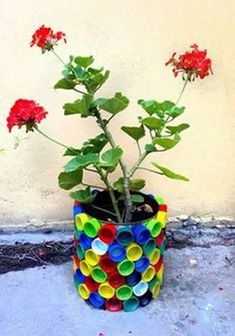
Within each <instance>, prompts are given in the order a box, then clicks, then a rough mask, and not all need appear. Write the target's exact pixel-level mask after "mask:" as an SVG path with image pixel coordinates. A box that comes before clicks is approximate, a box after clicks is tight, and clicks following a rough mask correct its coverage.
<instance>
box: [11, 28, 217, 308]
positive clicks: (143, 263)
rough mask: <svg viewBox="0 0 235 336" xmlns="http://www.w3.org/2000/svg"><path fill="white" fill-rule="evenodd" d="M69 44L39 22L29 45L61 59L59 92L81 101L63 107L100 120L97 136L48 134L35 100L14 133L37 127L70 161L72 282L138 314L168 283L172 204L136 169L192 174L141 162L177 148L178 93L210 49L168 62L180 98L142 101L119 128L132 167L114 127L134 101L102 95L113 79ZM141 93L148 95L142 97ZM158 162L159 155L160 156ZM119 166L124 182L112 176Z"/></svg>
mask: <svg viewBox="0 0 235 336" xmlns="http://www.w3.org/2000/svg"><path fill="white" fill-rule="evenodd" d="M61 40H63V41H64V42H66V39H65V34H64V33H63V32H56V33H54V32H53V30H52V29H51V28H47V27H45V26H42V27H40V28H39V29H38V30H37V31H36V32H35V33H34V35H33V37H32V42H31V46H38V47H39V48H41V50H42V53H45V52H51V53H53V54H54V55H55V56H56V57H57V58H58V59H59V61H60V62H62V64H63V71H62V78H61V79H60V80H59V81H58V82H57V83H56V84H55V86H54V88H55V89H64V90H73V91H74V92H75V94H76V98H75V99H76V100H75V101H73V102H68V103H66V104H65V105H64V106H63V109H64V114H65V115H66V116H70V117H71V116H72V117H73V118H77V117H81V118H94V119H95V120H96V122H97V135H95V136H94V137H92V138H89V139H88V140H87V141H85V142H84V143H83V144H79V147H78V148H74V147H71V146H68V145H65V144H62V143H60V142H59V141H57V140H55V139H53V138H51V137H49V136H48V135H46V134H45V133H44V132H43V131H42V130H41V129H40V128H39V124H40V122H41V121H42V120H43V119H44V118H45V117H46V115H47V112H46V110H45V109H44V108H43V107H42V106H40V105H39V104H38V103H36V102H35V101H34V100H26V99H19V100H17V101H16V102H15V104H14V106H13V107H12V108H11V111H10V114H9V116H8V118H7V126H8V129H9V131H11V130H12V128H13V127H14V126H18V127H19V128H21V127H23V126H25V127H26V132H30V131H32V132H34V131H35V132H38V133H40V134H41V135H43V136H45V137H46V138H47V139H49V140H51V141H53V142H54V143H56V144H58V145H59V146H61V147H63V149H64V156H66V157H68V162H67V163H66V165H65V166H64V171H63V172H62V173H61V174H60V175H59V177H58V181H59V186H60V187H61V188H62V189H65V190H69V189H74V191H72V192H71V193H70V196H71V198H72V199H73V200H74V255H73V261H74V266H73V273H74V282H75V285H76V288H77V289H78V292H79V294H80V295H81V297H82V298H83V299H84V300H86V301H87V302H88V303H90V304H91V305H92V306H94V307H97V308H106V309H108V310H109V311H118V310H121V309H124V310H125V311H133V310H135V309H136V308H137V307H139V306H145V305H146V304H148V303H149V302H150V301H151V299H152V298H155V297H156V296H157V295H158V293H159V290H160V287H161V285H162V278H163V270H164V266H163V258H162V255H163V252H164V250H165V246H166V239H165V226H166V214H167V206H166V204H165V202H164V200H163V199H162V198H161V197H160V196H153V195H151V194H146V193H143V192H141V190H142V189H143V188H144V187H145V180H144V179H142V178H136V177H135V174H136V172H137V171H148V172H149V173H151V174H158V175H164V176H166V177H168V178H171V179H177V180H182V181H188V178H187V177H185V176H182V175H180V174H178V173H175V172H173V171H171V170H170V169H168V168H166V167H164V166H162V165H161V164H160V163H158V162H156V161H152V162H151V167H145V166H143V162H144V160H145V159H146V157H148V156H153V157H155V154H157V153H158V152H163V151H168V150H170V149H172V148H174V147H175V146H176V145H177V144H178V143H179V141H180V140H181V133H182V132H183V131H184V130H186V129H187V128H188V127H189V125H188V124H187V123H181V124H178V123H177V118H178V117H179V116H181V115H182V114H183V113H184V111H185V107H183V106H179V102H180V98H181V96H182V94H183V92H184V90H185V88H186V86H187V84H188V83H189V82H192V81H194V80H195V79H196V78H200V79H203V78H204V77H206V76H208V75H209V74H210V73H212V70H211V60H210V59H208V58H207V54H206V51H205V50H204V51H201V50H199V48H198V46H197V45H195V44H194V45H192V46H191V47H190V48H191V49H190V50H189V51H187V52H186V53H184V54H182V55H180V56H179V57H176V54H175V53H174V54H173V55H172V57H171V58H170V60H169V61H168V62H167V63H166V65H172V66H173V72H174V75H175V76H177V75H178V74H181V75H182V79H183V88H182V90H181V92H180V95H179V97H178V99H177V101H176V102H172V101H169V100H165V101H163V102H158V101H156V100H145V99H139V100H138V105H139V111H140V112H142V115H141V116H138V117H137V122H136V125H134V126H132V125H123V126H122V127H121V131H122V132H124V133H125V134H126V135H127V136H129V137H130V140H131V141H135V142H136V145H137V148H138V153H139V155H138V158H137V159H136V162H135V163H134V165H133V166H132V167H127V165H126V163H125V160H124V157H123V149H122V148H121V147H120V146H119V144H118V142H117V141H116V140H115V139H114V137H113V135H112V132H111V131H110V128H109V127H110V124H111V121H112V120H113V118H115V116H116V115H117V114H118V113H121V112H122V111H124V110H125V109H126V108H127V107H128V104H129V99H128V98H127V97H126V96H124V95H123V94H122V93H121V92H117V93H115V94H114V96H113V97H110V98H104V97H97V92H98V90H99V89H100V87H101V86H102V85H103V84H104V83H105V82H106V81H107V79H108V77H109V71H105V70H104V69H103V68H96V67H94V66H93V63H94V58H93V56H87V57H84V56H70V58H69V61H68V62H64V61H63V60H62V59H61V58H60V56H59V55H57V53H56V52H55V47H56V45H57V43H58V42H59V41H61ZM141 98H142V97H141ZM154 160H155V158H154ZM118 168H120V171H121V174H120V176H119V178H118V179H114V178H113V173H114V172H115V171H116V170H117V169H118ZM87 174H96V176H97V178H99V180H100V182H99V183H97V184H98V185H92V184H91V183H89V180H88V182H85V181H87V179H86V178H87Z"/></svg>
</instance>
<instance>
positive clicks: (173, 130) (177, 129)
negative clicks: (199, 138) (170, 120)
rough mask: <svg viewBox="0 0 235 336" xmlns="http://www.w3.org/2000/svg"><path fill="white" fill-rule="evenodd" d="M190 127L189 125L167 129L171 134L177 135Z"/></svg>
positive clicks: (168, 127)
mask: <svg viewBox="0 0 235 336" xmlns="http://www.w3.org/2000/svg"><path fill="white" fill-rule="evenodd" d="M189 127H190V126H189V124H180V125H178V126H167V127H166V128H167V129H168V132H169V133H170V134H176V133H180V132H182V131H184V130H186V129H187V128H189Z"/></svg>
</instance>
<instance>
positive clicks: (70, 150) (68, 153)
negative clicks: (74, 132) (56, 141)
mask: <svg viewBox="0 0 235 336" xmlns="http://www.w3.org/2000/svg"><path fill="white" fill-rule="evenodd" d="M80 154H81V150H80V149H78V148H73V147H69V148H67V149H66V151H65V152H64V155H63V156H77V155H80Z"/></svg>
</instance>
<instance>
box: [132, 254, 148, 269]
mask: <svg viewBox="0 0 235 336" xmlns="http://www.w3.org/2000/svg"><path fill="white" fill-rule="evenodd" d="M149 264H150V262H149V259H148V258H147V257H145V256H142V257H141V258H140V259H139V260H137V261H135V270H136V271H137V272H144V271H145V270H146V269H147V268H148V267H149Z"/></svg>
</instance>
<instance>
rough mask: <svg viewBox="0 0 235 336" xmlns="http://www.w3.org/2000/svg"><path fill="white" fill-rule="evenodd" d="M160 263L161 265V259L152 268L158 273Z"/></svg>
mask: <svg viewBox="0 0 235 336" xmlns="http://www.w3.org/2000/svg"><path fill="white" fill-rule="evenodd" d="M162 263H163V259H162V257H161V258H160V259H159V261H158V262H157V263H156V264H155V265H153V267H154V268H155V270H156V272H158V271H159V270H160V268H161V266H162Z"/></svg>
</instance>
